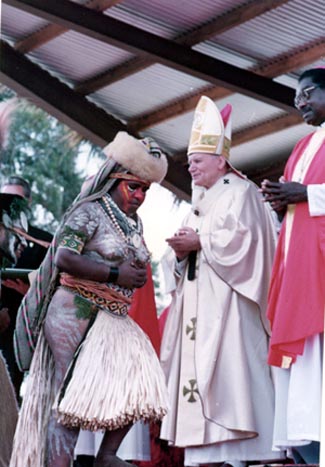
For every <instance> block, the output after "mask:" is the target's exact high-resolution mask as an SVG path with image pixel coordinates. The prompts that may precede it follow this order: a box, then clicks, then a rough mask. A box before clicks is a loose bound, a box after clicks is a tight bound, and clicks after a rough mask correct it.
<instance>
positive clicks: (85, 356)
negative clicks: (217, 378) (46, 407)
mask: <svg viewBox="0 0 325 467" xmlns="http://www.w3.org/2000/svg"><path fill="white" fill-rule="evenodd" d="M68 373H69V372H68ZM63 385H64V386H66V387H65V391H64V394H63V397H62V394H61V397H60V394H59V395H58V397H57V398H56V401H55V403H54V409H55V411H56V413H57V417H58V421H59V422H60V423H61V424H63V425H65V426H68V427H71V428H72V427H79V428H83V429H85V430H92V431H96V430H115V429H117V428H121V427H123V426H125V425H128V424H129V423H134V422H136V421H138V420H143V421H150V420H160V419H162V418H163V416H164V415H165V414H166V412H167V407H168V397H167V388H166V384H165V377H164V375H163V372H162V370H161V367H160V363H159V360H158V358H157V355H156V353H155V351H154V349H153V347H152V345H151V342H150V340H149V338H148V337H147V335H146V334H145V333H144V332H143V331H142V329H141V328H140V327H139V326H138V325H137V324H136V323H135V322H134V321H133V320H132V319H131V318H130V317H128V316H126V317H118V316H114V315H113V314H110V313H106V312H105V311H102V310H101V311H99V312H98V314H97V317H96V319H95V322H94V324H93V325H92V327H91V328H90V330H89V332H88V334H87V336H86V338H85V340H84V341H83V343H82V344H81V348H80V352H79V354H78V357H77V359H76V362H75V366H74V368H73V372H72V377H71V379H70V380H69V381H65V382H64V383H63Z"/></svg>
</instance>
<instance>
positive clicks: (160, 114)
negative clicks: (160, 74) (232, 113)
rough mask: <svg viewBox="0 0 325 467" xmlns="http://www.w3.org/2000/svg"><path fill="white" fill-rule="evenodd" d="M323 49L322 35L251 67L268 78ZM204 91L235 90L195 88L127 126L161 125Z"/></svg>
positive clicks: (217, 95) (219, 95) (216, 95)
mask: <svg viewBox="0 0 325 467" xmlns="http://www.w3.org/2000/svg"><path fill="white" fill-rule="evenodd" d="M324 49H325V40H323V39H320V40H317V41H313V42H312V43H309V44H305V45H304V46H302V47H300V48H299V49H295V50H294V51H291V53H290V54H289V53H285V54H283V55H280V56H279V57H276V58H274V59H272V60H270V61H269V62H267V63H263V64H262V65H259V66H257V67H254V68H253V69H252V71H254V72H255V73H256V74H259V75H263V76H267V77H269V78H272V77H275V76H280V75H282V74H286V73H289V72H290V71H292V70H294V69H297V68H302V67H304V66H306V65H308V64H310V63H313V62H315V61H317V60H319V59H320V58H321V57H322V56H323V55H324ZM202 94H204V95H206V96H208V97H210V98H211V99H212V100H218V99H223V98H224V97H227V96H229V95H230V94H232V92H231V91H229V90H227V89H224V88H220V87H216V86H209V87H207V88H205V89H201V90H199V91H196V92H195V93H194V94H191V95H190V96H186V97H184V98H183V99H177V101H172V102H170V103H169V104H167V105H164V106H163V107H159V108H157V109H155V110H153V111H151V112H150V113H147V114H143V115H139V116H137V117H135V118H134V119H132V120H130V121H129V122H128V128H129V129H130V131H143V130H145V129H146V128H148V127H152V126H154V125H159V124H160V123H162V122H164V121H166V120H169V119H170V118H175V117H176V116H179V115H183V114H185V113H186V112H190V111H192V110H194V109H195V106H196V104H197V102H198V100H199V98H200V96H201V95H202Z"/></svg>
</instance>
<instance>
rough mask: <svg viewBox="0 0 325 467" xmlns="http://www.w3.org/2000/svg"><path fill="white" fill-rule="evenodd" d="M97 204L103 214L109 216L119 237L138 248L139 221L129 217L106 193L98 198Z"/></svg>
mask: <svg viewBox="0 0 325 467" xmlns="http://www.w3.org/2000/svg"><path fill="white" fill-rule="evenodd" d="M99 204H100V206H101V207H102V209H103V210H104V212H105V214H107V215H108V217H109V218H110V220H111V222H112V224H113V226H114V228H115V230H116V231H117V233H118V234H119V236H120V237H122V238H123V239H124V241H125V242H126V243H128V244H131V245H133V246H134V247H135V248H139V247H140V245H141V243H142V237H141V231H140V225H139V224H140V223H139V222H136V221H134V220H133V219H130V218H129V217H128V216H127V215H126V214H125V213H124V212H123V211H121V210H120V208H119V207H118V206H117V204H116V203H115V202H114V201H113V200H112V198H111V197H110V196H109V195H108V194H106V195H104V196H103V197H102V198H101V199H100V200H99Z"/></svg>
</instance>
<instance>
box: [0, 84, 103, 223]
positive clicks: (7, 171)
mask: <svg viewBox="0 0 325 467" xmlns="http://www.w3.org/2000/svg"><path fill="white" fill-rule="evenodd" d="M12 95H13V94H12V93H11V92H10V91H5V92H3V93H2V94H0V101H1V100H5V99H6V98H8V97H11V96H12ZM18 102H19V103H18V106H17V109H16V110H15V112H14V115H13V119H12V123H11V125H10V133H9V141H8V145H7V147H6V148H5V150H4V151H2V153H1V160H0V162H1V181H2V182H3V180H4V179H5V178H6V177H8V176H9V175H13V174H16V175H20V176H22V177H24V178H25V179H26V180H28V181H29V182H30V184H31V186H32V192H33V198H32V208H31V211H32V213H33V216H34V218H33V219H32V221H33V223H34V224H39V223H40V220H39V219H37V218H36V217H35V213H36V210H35V207H36V205H41V206H43V208H44V209H45V210H46V212H47V213H48V214H49V215H47V216H46V219H45V221H43V223H42V227H45V228H47V229H48V230H50V231H53V230H54V229H55V227H56V226H57V223H58V221H59V220H60V218H61V217H62V214H63V213H64V211H65V210H66V209H67V207H68V206H69V205H70V204H71V202H72V201H73V199H74V198H75V197H76V195H77V194H78V193H79V191H80V187H81V184H82V181H83V179H84V178H85V174H82V172H81V170H80V168H78V167H77V161H78V157H79V156H80V153H81V151H82V149H83V147H84V146H85V141H84V140H83V139H82V138H81V137H80V136H79V135H78V134H77V133H75V132H73V131H72V130H71V129H69V128H68V127H67V126H66V125H63V124H62V123H60V122H59V121H58V120H56V119H55V118H53V117H51V116H50V115H48V114H47V113H45V112H44V111H43V110H41V109H39V108H37V107H35V106H34V105H32V104H30V103H28V102H26V101H18ZM88 146H89V154H90V157H91V156H92V155H95V154H96V155H99V154H100V149H99V148H96V147H93V146H91V145H89V144H88ZM84 157H87V156H86V155H84Z"/></svg>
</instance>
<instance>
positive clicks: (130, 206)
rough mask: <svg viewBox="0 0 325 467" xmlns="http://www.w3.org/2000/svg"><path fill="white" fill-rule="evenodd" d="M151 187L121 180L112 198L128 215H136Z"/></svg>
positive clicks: (112, 193) (113, 191)
mask: <svg viewBox="0 0 325 467" xmlns="http://www.w3.org/2000/svg"><path fill="white" fill-rule="evenodd" d="M148 188H149V185H147V184H146V183H140V182H137V181H132V180H121V181H120V182H119V184H118V185H117V186H116V188H115V189H113V190H112V192H111V196H112V198H113V200H114V201H115V203H116V204H117V205H118V207H119V208H120V209H121V211H123V212H124V213H125V214H126V215H128V216H129V215H132V214H134V213H135V212H136V211H137V210H138V209H139V207H140V206H141V204H142V203H143V201H144V200H145V197H146V192H147V190H148Z"/></svg>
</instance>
